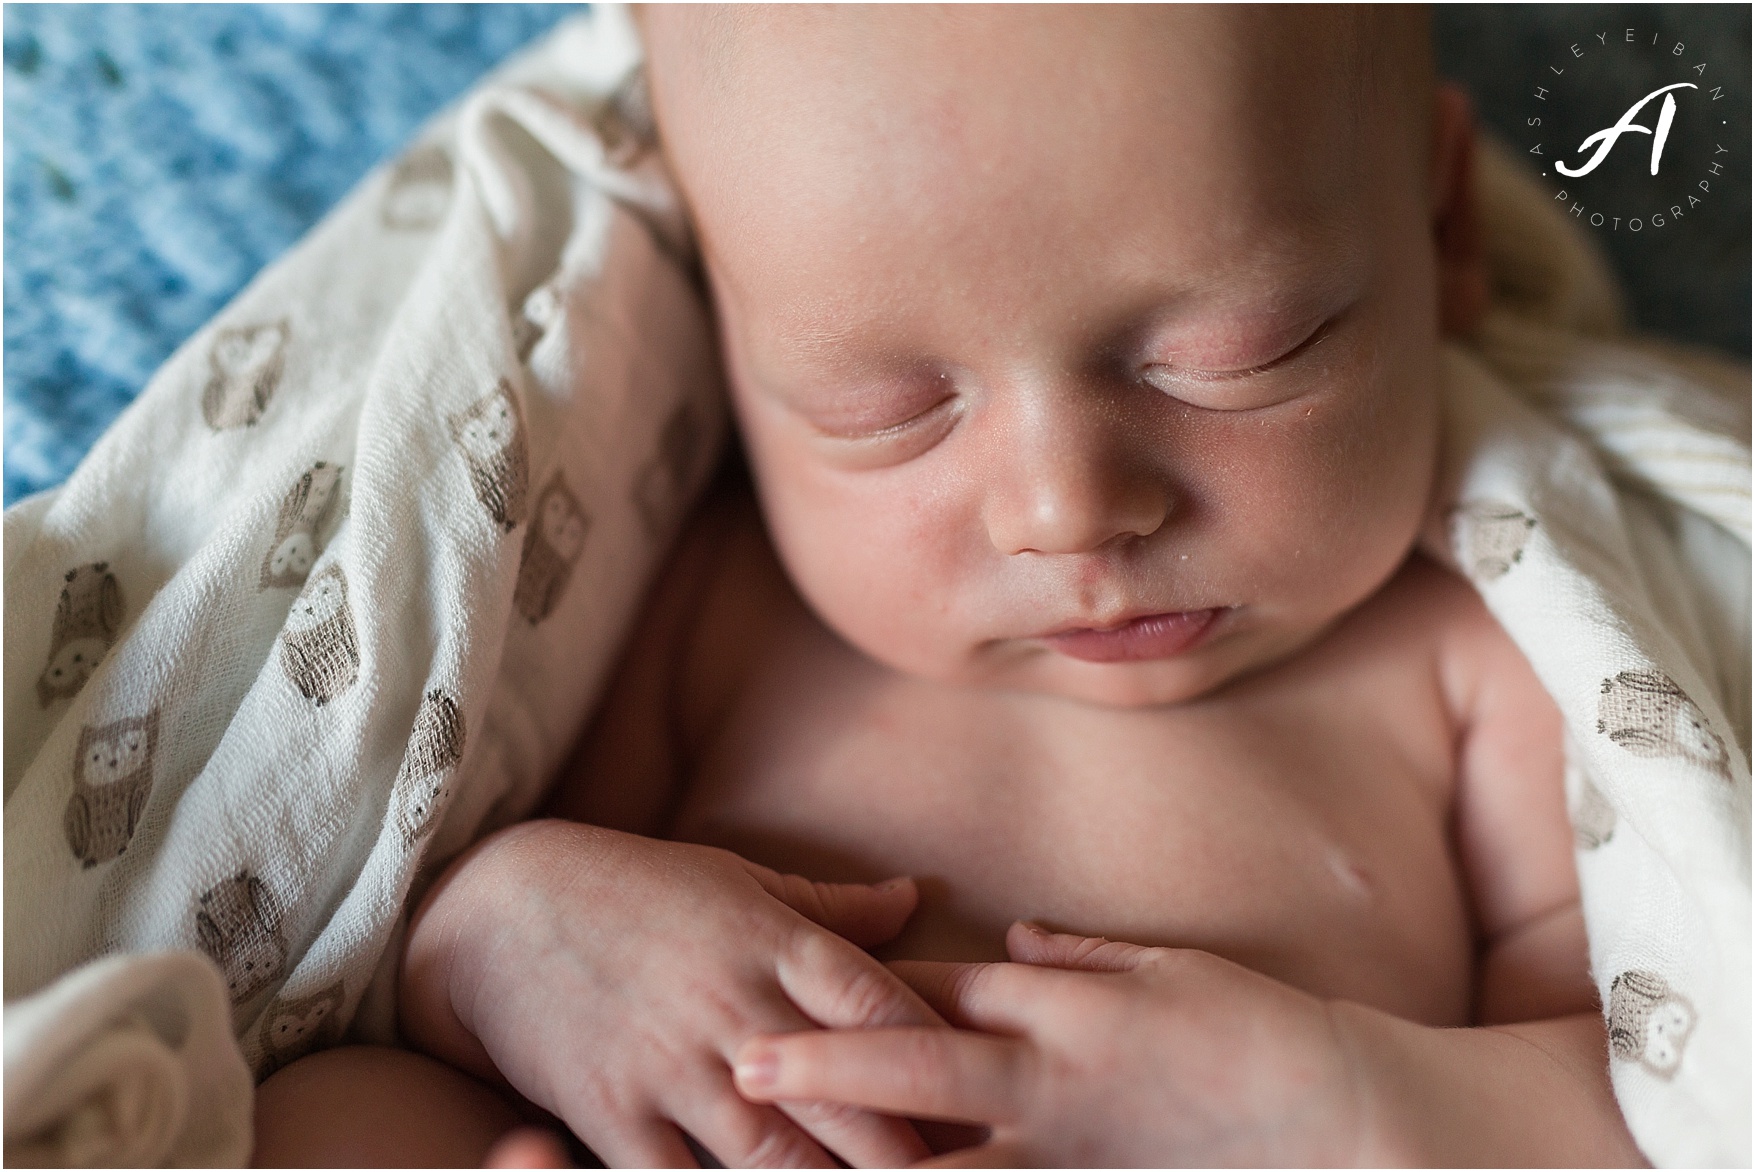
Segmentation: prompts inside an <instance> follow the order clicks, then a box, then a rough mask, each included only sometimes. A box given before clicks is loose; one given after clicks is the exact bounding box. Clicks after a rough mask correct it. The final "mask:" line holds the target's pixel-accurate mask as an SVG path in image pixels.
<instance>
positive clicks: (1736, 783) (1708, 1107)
mask: <svg viewBox="0 0 1755 1172" xmlns="http://www.w3.org/2000/svg"><path fill="white" fill-rule="evenodd" d="M1483 163H1484V166H1483V168H1482V175H1481V192H1482V197H1483V204H1484V211H1485V212H1486V213H1487V214H1486V215H1485V217H1484V221H1485V223H1486V225H1487V229H1488V233H1489V236H1490V241H1489V247H1490V251H1491V252H1492V254H1493V260H1494V262H1495V264H1494V268H1495V272H1496V274H1497V275H1499V276H1500V277H1501V278H1505V277H1507V276H1508V275H1509V276H1511V277H1512V278H1514V279H1516V280H1517V281H1518V288H1519V289H1520V290H1521V294H1520V296H1519V297H1516V298H1502V299H1501V305H1502V306H1505V305H1507V304H1509V305H1512V306H1515V307H1516V309H1517V312H1508V311H1507V309H1506V308H1501V309H1499V310H1498V311H1497V312H1495V313H1494V314H1493V315H1491V316H1490V317H1489V319H1488V321H1487V323H1486V325H1485V326H1484V328H1483V329H1482V330H1481V332H1480V335H1479V336H1478V337H1477V338H1476V339H1475V340H1474V345H1472V346H1470V347H1466V348H1465V347H1450V348H1448V350H1447V353H1446V355H1445V362H1446V367H1447V369H1446V372H1445V383H1446V387H1445V391H1446V420H1445V444H1446V456H1445V465H1446V466H1445V468H1444V471H1443V473H1442V482H1441V484H1440V491H1439V495H1438V500H1439V501H1440V502H1441V503H1442V508H1441V510H1440V513H1439V515H1438V516H1436V517H1435V518H1434V519H1433V523H1432V525H1431V526H1430V531H1429V532H1428V534H1427V538H1426V543H1425V544H1426V548H1427V549H1428V551H1429V552H1432V553H1434V554H1436V555H1437V556H1439V557H1441V558H1443V559H1444V560H1446V561H1448V562H1450V564H1452V565H1453V566H1454V567H1456V568H1457V569H1458V570H1459V571H1460V572H1462V573H1463V574H1464V575H1465V576H1467V577H1468V578H1469V579H1470V580H1471V581H1472V582H1473V583H1474V584H1475V586H1476V588H1477V589H1478V590H1479V591H1480V593H1481V595H1482V597H1483V599H1484V600H1485V601H1486V604H1487V606H1488V608H1489V610H1491V611H1492V613H1493V615H1494V616H1495V617H1496V618H1497V619H1498V620H1499V622H1500V623H1501V624H1502V625H1503V626H1504V627H1505V629H1506V631H1507V632H1508V633H1509V634H1510V635H1511V637H1512V638H1513V639H1514V640H1515V641H1516V642H1517V644H1518V646H1519V648H1520V649H1521V650H1522V651H1523V653H1524V654H1525V656H1526V657H1527V658H1528V659H1529V661H1530V664H1531V666H1532V667H1533V668H1534V669H1535V672H1536V675H1537V676H1538V677H1539V678H1540V679H1541V681H1542V684H1543V686H1544V687H1546V688H1547V690H1548V692H1549V693H1550V694H1551V695H1552V696H1553V697H1554V699H1555V700H1556V701H1557V702H1558V704H1559V707H1560V710H1561V713H1562V714H1563V716H1564V717H1565V722H1566V730H1567V744H1566V748H1567V759H1568V768H1567V779H1566V780H1567V789H1568V801H1569V804H1570V810H1571V814H1572V820H1573V826H1574V837H1575V841H1576V845H1577V848H1578V870H1579V881H1580V886H1581V890H1582V895H1583V903H1584V914H1585V923H1586V927H1587V929H1588V931H1589V934H1590V956H1591V968H1592V972H1593V974H1594V976H1595V979H1596V982H1597V987H1598V991H1599V993H1600V995H1601V998H1602V1004H1603V1007H1604V1011H1605V1013H1606V1015H1607V1018H1608V1028H1609V1046H1610V1072H1611V1077H1612V1078H1613V1081H1614V1086H1615V1093H1616V1097H1617V1099H1618V1100H1619V1102H1620V1104H1621V1108H1622V1111H1623V1113H1624V1114H1625V1116H1626V1118H1627V1121H1628V1123H1629V1125H1630V1126H1631V1128H1632V1130H1633V1134H1634V1136H1635V1138H1636V1139H1637V1140H1638V1141H1639V1144H1640V1146H1641V1148H1642V1149H1643V1150H1644V1152H1645V1153H1646V1155H1647V1156H1648V1157H1650V1158H1651V1159H1652V1160H1653V1162H1655V1163H1657V1164H1660V1165H1703V1164H1729V1165H1743V1166H1747V1165H1748V1163H1749V1158H1750V1148H1749V1137H1750V1132H1749V1102H1750V1020H1749V990H1750V969H1749V961H1750V957H1749V925H1750V900H1749V893H1750V888H1749V814H1750V809H1749V758H1748V746H1749V666H1750V663H1749V658H1750V630H1749V613H1750V612H1749V604H1750V597H1749V569H1750V551H1749V438H1748V437H1749V375H1748V371H1747V369H1746V368H1745V369H1741V370H1738V369H1735V368H1732V367H1730V366H1728V364H1720V363H1714V362H1712V361H1710V360H1708V359H1706V358H1704V357H1702V356H1699V355H1693V356H1682V355H1676V354H1665V353H1664V352H1662V351H1661V350H1656V351H1654V350H1652V349H1649V348H1641V347H1638V346H1635V345H1632V344H1629V343H1627V342H1625V341H1616V340H1614V339H1612V338H1603V337H1595V338H1593V337H1591V336H1589V335H1590V334H1591V333H1596V332H1600V331H1607V330H1610V329H1612V327H1613V323H1614V321H1615V316H1616V311H1615V307H1614V305H1613V303H1612V301H1611V299H1610V290H1611V289H1612V286H1611V285H1610V284H1609V282H1608V281H1607V280H1606V279H1605V277H1604V276H1603V275H1602V274H1601V273H1600V272H1598V271H1596V265H1595V262H1594V261H1593V260H1592V258H1591V255H1590V253H1589V252H1588V251H1586V250H1584V249H1581V248H1580V247H1579V243H1580V241H1579V239H1578V238H1577V237H1573V236H1571V235H1569V232H1571V231H1572V226H1571V225H1570V224H1568V223H1566V222H1565V221H1564V220H1563V219H1562V218H1561V217H1560V216H1559V215H1558V214H1557V213H1555V212H1554V211H1553V210H1551V209H1550V208H1549V207H1548V206H1547V200H1546V198H1545V197H1544V196H1543V194H1542V193H1541V192H1540V191H1539V190H1538V189H1537V188H1536V187H1535V186H1534V184H1533V183H1530V182H1529V181H1528V180H1526V179H1524V178H1522V177H1521V176H1520V174H1519V173H1518V172H1516V171H1515V170H1514V169H1513V168H1512V167H1510V166H1509V165H1507V164H1506V163H1505V162H1504V161H1503V159H1502V158H1500V157H1499V156H1497V155H1496V154H1494V153H1492V152H1488V153H1487V154H1486V156H1485V158H1484V159H1483ZM1544 270H1546V273H1551V274H1552V275H1551V277H1550V276H1547V275H1545V272H1544ZM1544 288H1545V289H1547V290H1549V291H1551V293H1550V295H1547V296H1544V295H1543V294H1542V290H1543V289H1544Z"/></svg>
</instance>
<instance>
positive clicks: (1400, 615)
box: [1381, 554, 1558, 739]
mask: <svg viewBox="0 0 1755 1172" xmlns="http://www.w3.org/2000/svg"><path fill="white" fill-rule="evenodd" d="M1382 595H1383V596H1382V598H1381V602H1382V603H1383V607H1384V614H1383V618H1384V621H1385V622H1386V623H1387V624H1390V625H1393V626H1398V627H1400V628H1402V629H1404V630H1405V631H1407V632H1409V633H1410V634H1416V635H1417V637H1419V638H1420V639H1422V640H1423V641H1424V642H1425V646H1426V647H1427V648H1428V649H1429V653H1430V654H1431V656H1432V661H1433V665H1434V667H1435V669H1436V671H1437V675H1438V682H1439V686H1440V688H1441V690H1442V692H1443V694H1444V697H1445V701H1446V704H1447V706H1448V707H1449V709H1450V711H1451V714H1452V716H1453V718H1454V720H1455V722H1456V724H1457V725H1458V726H1459V728H1460V729H1462V730H1464V731H1470V732H1473V733H1476V734H1479V733H1481V732H1483V731H1490V730H1489V728H1488V727H1487V726H1493V727H1496V728H1498V729H1503V728H1504V727H1505V726H1507V725H1508V724H1517V725H1529V726H1531V727H1532V728H1535V727H1536V726H1540V735H1543V736H1546V735H1547V734H1548V733H1549V732H1552V733H1554V735H1555V737H1556V739H1557V735H1558V728H1557V724H1558V712H1557V710H1556V709H1555V707H1554V704H1553V701H1552V700H1551V699H1550V698H1549V697H1548V694H1547V692H1546V690H1545V689H1544V688H1543V687H1542V684H1541V681H1540V680H1539V679H1538V678H1537V677H1536V674H1535V671H1534V669H1533V668H1531V667H1530V663H1529V660H1528V659H1526V658H1525V657H1524V654H1523V652H1522V651H1521V650H1519V649H1518V646H1517V644H1516V642H1515V641H1513V640H1512V638H1511V636H1510V635H1509V634H1507V633H1506V630H1505V628H1504V627H1502V626H1501V625H1500V624H1499V620H1497V619H1495V618H1494V617H1493V613H1492V611H1490V610H1489V609H1488V608H1487V604H1486V603H1485V602H1484V601H1483V600H1482V598H1481V596H1480V594H1478V593H1477V592H1476V591H1475V589H1474V587H1473V586H1471V585H1470V584H1469V583H1468V582H1467V581H1466V580H1465V579H1463V578H1462V577H1461V576H1460V575H1458V574H1457V573H1456V572H1454V571H1453V570H1450V569H1448V568H1446V567H1444V566H1441V565H1439V564H1438V563H1437V562H1434V561H1432V560H1431V559H1429V558H1427V557H1425V556H1424V555H1420V554H1415V555H1414V556H1413V557H1411V558H1410V559H1409V560H1408V563H1407V565H1406V566H1404V567H1403V568H1402V570H1401V571H1400V572H1399V573H1398V574H1397V575H1396V577H1395V578H1394V579H1392V581H1391V582H1390V584H1389V585H1388V586H1386V587H1385V588H1384V591H1383V592H1382ZM1551 725H1552V726H1555V727H1554V728H1550V727H1549V726H1551ZM1519 739H1521V738H1519Z"/></svg>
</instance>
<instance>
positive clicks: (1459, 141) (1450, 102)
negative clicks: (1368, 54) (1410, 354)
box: [1432, 82, 1487, 336]
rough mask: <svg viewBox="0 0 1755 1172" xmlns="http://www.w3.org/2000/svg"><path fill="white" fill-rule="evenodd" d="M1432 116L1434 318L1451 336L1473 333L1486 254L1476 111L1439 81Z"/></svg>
mask: <svg viewBox="0 0 1755 1172" xmlns="http://www.w3.org/2000/svg"><path fill="white" fill-rule="evenodd" d="M1432 116H1433V123H1434V125H1433V127H1432V144H1433V151H1432V172H1433V174H1432V235H1433V243H1434V244H1435V245H1436V246H1437V250H1438V319H1439V325H1440V326H1441V327H1442V328H1443V330H1444V332H1445V334H1447V335H1452V336H1455V335H1462V334H1469V333H1472V332H1474V329H1475V327H1476V326H1477V325H1479V324H1480V321H1481V317H1482V316H1483V315H1484V314H1485V313H1486V312H1487V254H1486V249H1485V248H1484V246H1483V244H1482V240H1481V222H1480V210H1479V207H1478V205H1477V203H1476V200H1475V113H1474V108H1473V104H1472V103H1471V102H1470V101H1469V96H1468V94H1466V93H1464V92H1463V91H1462V90H1461V89H1460V88H1458V87H1457V86H1455V85H1452V84H1450V83H1448V82H1440V83H1439V85H1438V94H1437V99H1436V101H1434V102H1433V115H1432Z"/></svg>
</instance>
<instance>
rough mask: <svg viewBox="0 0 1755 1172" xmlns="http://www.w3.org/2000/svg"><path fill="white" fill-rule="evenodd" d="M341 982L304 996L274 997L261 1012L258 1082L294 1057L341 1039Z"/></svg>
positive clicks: (324, 1047)
mask: <svg viewBox="0 0 1755 1172" xmlns="http://www.w3.org/2000/svg"><path fill="white" fill-rule="evenodd" d="M344 991H345V990H344V986H343V984H342V982H340V981H336V982H335V983H334V984H332V985H327V986H325V987H324V988H322V989H319V990H318V991H317V992H315V993H311V994H309V995H307V996H304V997H286V996H284V995H283V996H280V997H276V998H275V999H274V1000H273V1001H270V1002H269V1003H268V1008H267V1009H266V1010H265V1011H264V1012H263V1014H262V1027H261V1031H260V1033H259V1034H258V1039H259V1040H260V1042H261V1048H262V1061H261V1065H260V1067H259V1069H258V1070H257V1072H256V1078H257V1080H258V1081H260V1080H262V1079H265V1078H267V1077H268V1076H269V1075H271V1074H273V1073H274V1072H275V1071H277V1070H279V1069H280V1068H281V1067H283V1066H285V1065H286V1064H287V1063H289V1062H291V1061H293V1060H294V1059H295V1058H303V1057H304V1056H305V1055H306V1054H309V1053H310V1052H311V1051H313V1050H322V1049H326V1048H328V1047H330V1046H333V1045H335V1043H337V1042H339V1041H341V1003H342V999H343V994H344Z"/></svg>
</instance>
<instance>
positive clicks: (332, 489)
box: [257, 460, 341, 590]
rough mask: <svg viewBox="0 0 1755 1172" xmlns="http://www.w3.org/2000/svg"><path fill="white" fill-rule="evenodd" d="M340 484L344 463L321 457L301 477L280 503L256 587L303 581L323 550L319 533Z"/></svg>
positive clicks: (296, 583)
mask: <svg viewBox="0 0 1755 1172" xmlns="http://www.w3.org/2000/svg"><path fill="white" fill-rule="evenodd" d="M340 483H341V466H340V465H339V464H325V463H324V462H323V461H321V460H319V461H318V462H317V463H315V464H313V465H311V469H310V471H308V472H306V473H304V474H303V475H301V476H300V477H299V479H298V482H297V483H295V484H294V485H293V486H292V489H291V491H289V492H288V493H287V494H286V497H285V498H284V499H283V500H282V501H281V502H280V517H279V518H278V519H277V520H276V522H275V525H274V544H273V545H271V546H269V548H268V553H267V554H266V555H265V556H264V557H263V559H262V574H261V578H260V580H259V584H258V586H257V589H260V590H267V589H268V588H269V587H271V586H301V585H303V584H304V581H305V577H306V575H308V574H309V573H310V572H311V565H312V563H314V562H315V561H316V560H317V555H318V554H320V553H322V552H323V547H322V546H321V545H319V544H318V542H317V535H318V533H319V532H321V530H322V528H323V522H324V521H326V520H328V519H329V510H330V507H331V506H332V505H333V504H334V503H335V495H336V489H337V488H338V487H339V486H340Z"/></svg>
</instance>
